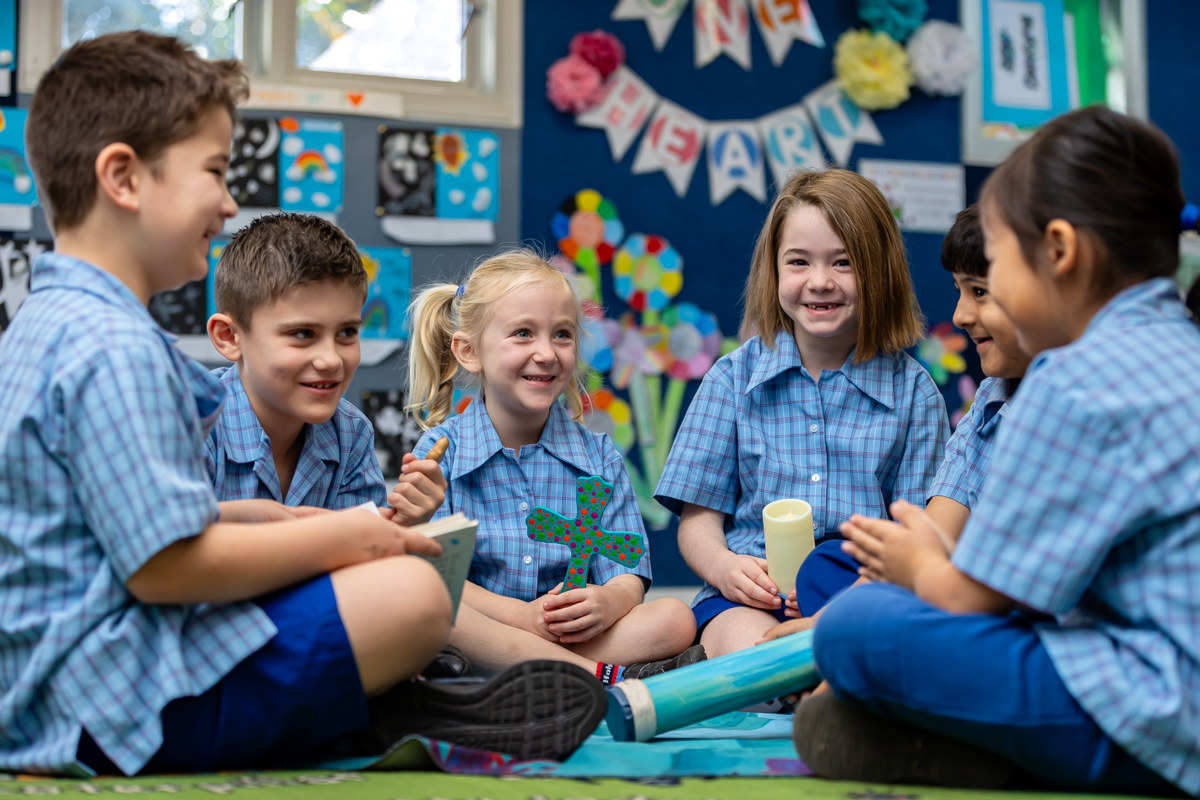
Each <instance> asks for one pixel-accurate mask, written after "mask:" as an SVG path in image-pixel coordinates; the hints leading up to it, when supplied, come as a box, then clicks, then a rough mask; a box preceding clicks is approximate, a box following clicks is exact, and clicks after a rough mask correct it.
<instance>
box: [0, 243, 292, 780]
mask: <svg viewBox="0 0 1200 800" xmlns="http://www.w3.org/2000/svg"><path fill="white" fill-rule="evenodd" d="M173 341H174V337H172V336H171V335H170V334H168V333H165V332H164V331H162V330H161V329H159V327H158V326H157V325H156V324H155V322H154V320H153V319H152V318H151V317H150V314H149V312H147V311H146V307H145V306H143V305H142V304H141V303H140V302H139V301H138V299H137V298H136V297H135V296H134V295H133V293H132V292H131V291H130V290H129V289H128V288H126V287H125V286H124V285H123V284H121V283H120V282H119V281H118V280H117V279H116V278H114V277H113V276H111V275H109V274H108V273H105V272H102V271H101V270H99V269H97V268H95V267H93V266H91V265H90V264H86V263H84V262H82V261H78V260H76V259H73V258H70V257H67V256H63V255H56V254H47V255H43V256H41V257H40V258H38V259H37V261H36V262H35V263H34V266H33V274H32V293H31V294H30V296H29V299H28V300H27V301H26V302H25V304H24V305H22V306H21V310H20V312H19V313H18V314H17V316H16V320H15V322H14V323H13V325H12V326H11V327H10V328H9V329H8V332H7V333H5V334H4V338H3V340H0V771H9V772H15V771H31V772H48V771H53V772H66V773H73V774H77V775H85V774H87V773H88V772H89V771H88V770H87V769H86V768H85V767H84V766H83V765H81V764H78V763H77V762H76V760H75V750H76V746H77V745H78V743H79V737H80V731H81V729H86V730H87V731H88V733H90V734H91V735H92V738H94V739H95V740H96V742H97V744H99V745H100V747H101V749H103V750H104V752H105V753H106V754H107V755H108V757H109V758H111V759H112V760H113V761H114V762H115V763H116V765H117V766H118V767H120V768H121V769H122V770H124V771H125V772H126V773H134V772H136V771H137V770H139V769H140V768H141V767H142V766H143V765H144V764H145V763H146V761H148V760H149V759H150V757H151V756H152V755H154V753H155V751H157V750H158V748H159V746H160V745H161V743H162V727H161V724H160V722H159V712H160V711H161V710H162V708H163V707H164V706H165V705H166V704H167V703H169V702H170V701H171V700H174V699H175V698H177V697H184V696H188V695H198V694H201V693H203V692H204V691H205V690H207V689H208V688H209V687H211V686H213V685H214V684H215V683H217V681H219V680H220V679H221V678H222V677H224V676H225V675H226V674H227V673H228V672H229V671H230V670H232V669H233V667H234V666H235V665H237V664H238V662H240V661H242V660H243V659H244V658H246V657H247V656H248V655H250V654H251V653H253V652H254V651H256V650H258V649H259V648H260V647H262V646H263V645H264V644H265V643H266V642H267V641H268V640H269V639H270V638H271V637H272V636H273V635H274V634H275V626H274V625H273V624H272V623H271V621H270V619H269V618H268V617H267V615H266V614H265V613H264V612H263V611H262V610H261V609H260V608H259V607H258V606H256V605H254V604H252V603H230V604H225V605H197V606H182V605H144V604H142V603H139V602H138V601H137V600H135V599H134V598H133V596H132V595H130V593H129V592H128V591H126V589H125V581H126V580H127V579H128V578H129V576H130V575H132V574H133V573H135V572H137V570H138V569H139V568H140V567H141V566H142V565H143V564H145V563H146V562H147V561H148V560H149V559H150V558H151V557H152V556H154V555H155V554H157V553H158V552H159V551H161V550H162V549H163V548H165V547H166V546H167V545H169V544H171V543H172V542H175V541H177V540H179V539H184V538H186V537H189V536H195V535H196V534H199V533H201V532H202V531H203V530H204V529H205V528H206V527H207V526H208V525H209V524H210V523H212V522H214V521H215V520H216V518H217V499H216V497H215V496H214V495H213V491H212V487H211V485H210V484H209V482H208V474H207V472H206V471H205V469H204V439H205V437H206V436H207V435H208V432H209V430H210V428H211V426H212V423H213V422H214V421H215V418H216V416H217V414H219V413H220V405H221V401H222V400H223V399H224V396H225V391H224V389H223V388H222V387H221V385H220V383H218V382H217V380H216V379H215V378H213V377H212V376H210V375H209V374H208V371H207V370H205V369H204V368H203V367H201V366H200V365H199V364H197V363H196V362H194V361H192V360H191V359H189V358H187V357H186V356H184V355H182V354H181V353H179V351H177V350H176V349H175V348H174V347H173V346H172V342H173Z"/></svg>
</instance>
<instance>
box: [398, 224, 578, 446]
mask: <svg viewBox="0 0 1200 800" xmlns="http://www.w3.org/2000/svg"><path fill="white" fill-rule="evenodd" d="M528 286H555V287H559V288H562V289H563V290H564V291H566V292H568V293H569V294H570V296H571V299H572V300H573V305H574V308H575V331H576V336H575V372H574V374H572V375H571V381H570V383H568V384H567V388H566V391H564V392H563V393H564V394H565V395H566V397H567V405H568V407H569V408H570V409H571V416H572V418H573V419H575V420H576V421H578V420H581V419H582V418H583V385H584V382H585V380H586V377H587V365H586V364H584V363H583V360H582V359H581V358H580V355H579V339H580V337H581V336H583V335H585V334H584V331H583V329H582V325H581V324H580V322H581V320H582V317H583V313H582V311H581V310H580V308H579V296H578V295H577V294H576V293H575V287H574V285H573V284H572V283H571V281H570V279H569V278H567V276H566V275H564V274H562V273H561V272H559V271H558V270H556V269H555V268H554V267H553V266H552V265H551V264H550V263H549V262H548V261H546V259H545V258H543V257H542V256H541V255H540V254H538V253H537V252H535V251H533V250H531V249H529V248H518V249H515V250H510V251H507V252H503V253H499V254H497V255H494V256H492V257H491V258H489V259H487V260H485V261H483V262H482V263H481V264H479V266H477V267H475V269H474V270H472V271H471V275H470V277H469V278H467V280H466V282H465V283H464V284H463V285H462V287H458V286H454V285H453V284H449V283H438V284H434V285H432V286H429V287H427V288H426V289H424V290H423V291H422V292H421V293H420V294H419V295H417V299H416V300H414V301H413V304H412V306H411V307H410V308H409V315H408V318H409V320H410V324H411V326H412V330H411V333H410V335H409V345H408V394H409V399H410V400H411V402H410V403H409V405H408V406H407V409H408V410H409V411H411V412H413V416H414V417H415V418H416V421H417V424H418V425H420V426H421V427H422V428H424V429H425V430H428V429H429V428H432V427H434V426H436V425H440V424H441V423H442V422H444V421H445V420H446V418H447V417H449V416H450V406H451V404H452V403H453V400H454V378H455V376H456V375H457V374H458V360H457V359H456V358H455V357H454V352H453V350H452V349H451V344H452V343H453V341H454V334H455V333H457V332H460V331H461V332H462V333H463V334H464V335H465V336H466V337H467V339H468V340H470V341H471V343H472V344H474V343H475V342H477V341H479V336H480V335H481V334H482V333H483V330H484V328H485V327H486V326H487V323H488V319H489V317H490V309H491V306H492V304H493V303H495V302H496V301H497V300H499V299H501V298H502V297H504V296H505V295H507V294H510V293H511V292H515V291H517V290H519V289H524V288H526V287H528Z"/></svg>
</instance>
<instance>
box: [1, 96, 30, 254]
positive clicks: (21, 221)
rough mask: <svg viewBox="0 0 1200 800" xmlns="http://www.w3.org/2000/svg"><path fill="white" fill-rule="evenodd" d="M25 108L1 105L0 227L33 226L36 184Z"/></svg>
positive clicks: (17, 229)
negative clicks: (28, 148)
mask: <svg viewBox="0 0 1200 800" xmlns="http://www.w3.org/2000/svg"><path fill="white" fill-rule="evenodd" d="M27 113H28V112H26V111H25V109H23V108H4V109H0V230H9V231H27V230H30V229H32V228H33V213H32V212H31V211H30V209H31V208H32V207H33V206H36V205H37V188H36V187H35V186H34V183H33V171H32V170H30V169H29V162H28V161H27V160H26V158H25V118H26V116H27Z"/></svg>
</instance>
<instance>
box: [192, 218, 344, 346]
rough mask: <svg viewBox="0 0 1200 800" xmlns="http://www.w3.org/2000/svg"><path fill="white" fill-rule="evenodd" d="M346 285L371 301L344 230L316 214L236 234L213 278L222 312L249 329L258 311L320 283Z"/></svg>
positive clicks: (263, 222) (257, 223) (266, 221)
mask: <svg viewBox="0 0 1200 800" xmlns="http://www.w3.org/2000/svg"><path fill="white" fill-rule="evenodd" d="M326 280H329V281H339V282H341V281H344V282H346V283H348V284H350V285H351V286H352V287H354V288H355V289H357V290H358V291H360V292H361V293H362V296H363V300H364V301H365V300H366V298H367V270H366V268H365V267H363V261H362V256H361V255H360V254H359V252H358V250H357V248H355V246H354V242H353V241H351V239H350V237H349V236H347V235H346V234H345V233H344V232H343V231H342V229H341V228H339V227H338V226H337V225H334V224H333V223H332V222H326V221H325V220H323V219H321V218H320V217H318V216H314V215H312V214H286V213H284V214H270V215H267V216H264V217H259V218H258V219H256V220H254V221H253V222H251V223H250V224H249V225H247V226H246V227H245V228H243V229H242V230H240V231H238V232H237V233H236V234H234V237H233V239H231V240H230V242H229V244H227V245H225V247H224V248H223V249H222V250H221V260H220V261H219V262H218V263H217V271H216V275H215V276H214V278H213V292H214V294H215V295H216V298H215V299H216V302H217V310H218V311H220V312H221V313H223V314H228V315H229V316H231V317H233V320H234V321H235V322H236V323H237V324H238V325H241V326H242V327H243V328H247V329H249V327H250V317H251V316H253V315H254V312H255V310H256V309H258V308H259V307H260V306H264V305H267V304H268V303H272V302H274V301H276V300H278V299H279V298H280V297H282V296H283V294H284V292H286V291H288V290H289V289H294V288H296V287H297V286H303V285H304V284H306V283H315V282H316V281H326Z"/></svg>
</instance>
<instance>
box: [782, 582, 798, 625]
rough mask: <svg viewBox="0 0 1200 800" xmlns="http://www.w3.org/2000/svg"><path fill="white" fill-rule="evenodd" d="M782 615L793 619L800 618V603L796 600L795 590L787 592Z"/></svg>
mask: <svg viewBox="0 0 1200 800" xmlns="http://www.w3.org/2000/svg"><path fill="white" fill-rule="evenodd" d="M783 615H784V616H785V617H791V618H793V619H799V618H800V601H798V600H797V599H796V590H795V589H792V590H791V591H790V592H788V594H787V599H786V600H784V601H783Z"/></svg>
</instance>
